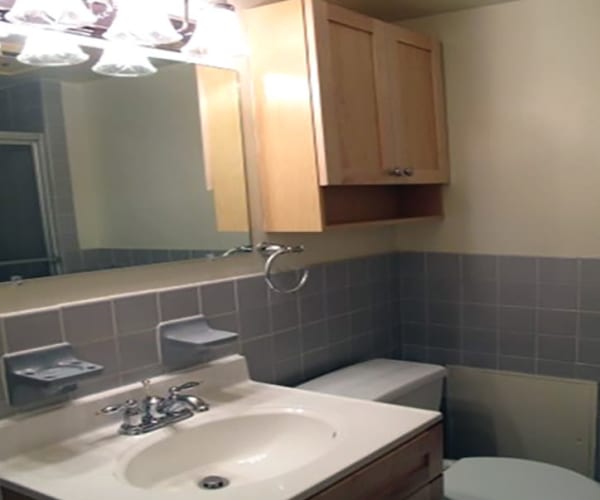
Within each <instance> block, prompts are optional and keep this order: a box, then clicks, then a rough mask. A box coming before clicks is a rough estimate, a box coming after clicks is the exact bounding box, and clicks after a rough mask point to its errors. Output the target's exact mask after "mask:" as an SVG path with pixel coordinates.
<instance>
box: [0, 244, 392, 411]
mask: <svg viewBox="0 0 600 500" xmlns="http://www.w3.org/2000/svg"><path fill="white" fill-rule="evenodd" d="M310 271H311V277H310V280H309V283H308V285H307V286H306V288H305V289H303V290H302V292H301V293H297V294H293V295H286V296H284V295H279V294H275V293H272V292H270V291H269V290H268V289H267V287H266V284H265V282H264V280H263V278H262V277H261V276H258V277H249V278H242V279H235V280H230V281H223V282H219V283H210V284H201V285H198V286H190V287H183V288H179V289H174V290H165V291H162V292H157V293H154V292H153V293H142V294H138V295H134V296H127V297H116V298H113V299H111V300H103V301H98V302H90V303H85V304H66V305H64V306H62V307H59V308H55V309H49V310H45V311H42V312H36V313H32V314H22V315H14V316H7V317H4V318H0V354H1V353H3V352H14V351H19V350H23V349H31V348H35V347H41V346H44V345H48V344H52V343H56V342H62V341H67V342H70V343H71V344H73V346H74V347H75V350H76V353H77V355H79V356H80V357H81V358H83V359H88V360H89V361H93V362H97V363H100V364H102V365H104V366H105V371H104V373H103V374H102V375H101V376H100V377H97V378H95V379H90V380H89V381H86V382H84V383H82V384H81V386H80V389H79V391H78V392H77V394H75V396H80V395H84V394H89V393H93V392H97V391H100V390H104V389H107V388H110V387H115V386H118V385H120V384H126V383H131V382H133V381H137V380H141V379H143V378H145V377H149V376H153V375H157V374H160V373H162V372H163V367H162V365H161V363H160V360H159V354H158V349H157V341H156V326H157V324H158V323H159V322H161V321H166V320H171V319H176V318H182V317H188V316H193V315H197V314H198V313H200V312H203V313H204V314H205V315H206V316H207V317H208V318H209V321H210V323H211V324H212V325H213V326H214V327H215V328H219V329H224V330H231V331H236V332H239V333H240V341H239V343H238V344H237V345H235V346H233V349H234V350H235V351H237V352H242V353H243V354H245V355H246V356H247V358H248V363H249V366H250V371H251V374H252V376H253V378H255V379H256V380H260V381H265V382H276V383H282V384H289V385H295V384H297V383H299V382H302V381H304V380H306V379H308V378H312V377H315V376H318V375H320V374H322V373H325V372H327V371H330V370H333V369H335V368H338V367H340V366H343V365H346V364H350V363H353V362H356V361H359V360H363V359H368V358H370V357H373V356H387V357H399V356H400V354H401V336H400V316H399V314H398V312H399V310H400V302H399V299H400V287H399V282H398V280H397V279H395V278H396V277H397V275H398V256H397V255H385V256H376V257H371V258H364V259H357V260H352V261H342V262H337V263H334V264H326V265H317V266H314V267H312V268H311V270H310ZM276 278H277V279H278V280H279V281H281V282H282V283H283V282H285V281H288V280H290V279H295V278H296V276H291V275H289V274H282V275H279V276H277V277H276ZM5 400H6V396H5V394H4V392H3V391H2V390H0V416H1V415H3V414H4V415H6V414H8V413H9V411H10V410H9V409H8V408H6V404H5V403H4V401H5Z"/></svg>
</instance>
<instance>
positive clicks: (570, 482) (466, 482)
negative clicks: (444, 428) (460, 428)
mask: <svg viewBox="0 0 600 500" xmlns="http://www.w3.org/2000/svg"><path fill="white" fill-rule="evenodd" d="M444 492H445V498H446V500H598V499H600V484H599V483H596V482H594V481H592V480H591V479H588V478H586V477H584V476H582V475H580V474H577V473H575V472H572V471H570V470H567V469H563V468H561V467H556V466H554V465H549V464H543V463H540V462H533V461H530V460H519V459H516V458H495V457H493V458H463V459H461V460H458V461H457V462H456V463H455V464H454V465H452V466H451V467H450V468H449V469H448V470H446V471H445V472H444Z"/></svg>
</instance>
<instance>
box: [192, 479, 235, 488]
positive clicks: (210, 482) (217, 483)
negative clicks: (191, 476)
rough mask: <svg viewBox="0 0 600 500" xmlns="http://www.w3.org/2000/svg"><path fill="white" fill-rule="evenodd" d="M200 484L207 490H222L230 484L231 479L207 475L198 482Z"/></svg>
mask: <svg viewBox="0 0 600 500" xmlns="http://www.w3.org/2000/svg"><path fill="white" fill-rule="evenodd" d="M198 486H200V488H203V489H205V490H220V489H221V488H225V487H226V486H229V479H227V478H224V477H221V476H207V477H205V478H204V479H201V480H200V481H199V482H198Z"/></svg>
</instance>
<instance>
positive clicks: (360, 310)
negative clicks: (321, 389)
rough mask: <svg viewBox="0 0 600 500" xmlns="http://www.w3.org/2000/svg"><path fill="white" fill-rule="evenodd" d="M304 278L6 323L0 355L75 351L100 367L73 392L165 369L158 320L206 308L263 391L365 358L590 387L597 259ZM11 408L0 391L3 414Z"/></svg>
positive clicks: (334, 267)
mask: <svg viewBox="0 0 600 500" xmlns="http://www.w3.org/2000/svg"><path fill="white" fill-rule="evenodd" d="M310 273H311V274H310V278H309V281H308V283H307V285H306V286H305V287H304V288H303V289H302V290H301V291H300V292H298V293H296V294H293V295H280V294H277V293H274V292H271V291H270V290H269V289H268V288H267V286H266V284H265V282H264V279H263V277H262V276H250V277H240V278H237V279H231V280H225V281H219V282H212V283H200V284H198V285H195V286H185V287H181V288H176V289H168V290H158V291H152V292H144V293H140V294H135V295H127V296H119V297H112V298H110V299H104V300H99V301H96V302H86V303H79V304H65V305H63V306H62V307H59V308H54V309H45V310H43V311H37V312H30V313H27V314H14V315H6V316H4V317H3V318H2V317H0V354H2V353H3V352H14V351H19V350H23V349H31V348H35V347H40V346H43V345H48V344H52V343H57V342H63V341H67V342H70V343H72V344H73V345H74V347H75V350H76V353H77V354H78V355H79V356H80V357H81V358H84V359H88V360H89V361H93V362H96V363H100V364H102V365H104V366H105V371H104V373H103V374H102V376H100V377H97V378H95V379H90V380H88V381H85V382H84V383H82V384H81V386H80V389H79V390H78V392H77V393H76V394H75V396H80V395H83V394H89V393H93V392H97V391H100V390H104V389H107V388H110V387H115V386H118V385H121V384H128V383H132V382H136V381H139V380H141V379H143V378H146V377H151V376H154V375H157V374H160V373H163V371H164V368H163V366H162V365H161V362H160V357H159V351H158V347H157V339H156V327H157V325H158V324H159V323H160V322H162V321H168V320H173V319H178V318H184V317H189V316H194V315H197V314H199V313H202V314H204V315H205V316H206V317H207V318H208V319H209V322H210V324H211V325H212V326H213V327H214V328H218V329H222V330H229V331H234V332H238V333H239V334H240V337H239V341H238V342H237V343H236V344H235V345H233V346H231V348H230V350H229V351H228V352H232V351H233V352H241V353H243V354H244V355H245V356H246V357H247V359H248V363H249V367H250V372H251V375H252V377H253V378H254V379H256V380H259V381H264V382H273V383H280V384H286V385H295V384H298V383H300V382H302V381H305V380H307V379H310V378H312V377H315V376H318V375H321V374H323V373H326V372H328V371H331V370H334V369H336V368H338V367H342V366H344V365H348V364H351V363H354V362H358V361H361V360H364V359H368V358H372V357H391V358H398V359H406V360H414V361H423V362H430V363H438V364H459V365H468V366H474V367H481V368H489V369H496V370H508V371H518V372H526V373H537V374H542V375H552V376H559V377H573V378H583V379H588V380H595V381H600V259H562V258H536V257H528V256H525V257H518V256H494V255H467V254H464V255H462V254H444V253H415V252H405V253H397V254H390V255H379V256H373V257H366V258H361V259H353V260H345V261H338V262H333V263H327V264H322V265H316V266H313V267H311V269H310ZM296 278H297V276H296V275H295V274H294V273H287V274H281V275H278V276H277V279H278V280H280V281H281V284H282V285H283V286H287V285H288V284H289V283H286V282H288V281H290V280H295V279H296ZM10 411H11V410H10V409H9V408H8V407H7V405H6V402H5V395H4V391H2V390H0V416H2V415H7V414H9V413H10ZM599 428H600V420H599ZM599 438H600V432H599ZM598 451H599V453H600V444H599V446H598ZM598 464H599V465H600V457H599V460H598ZM598 473H599V477H600V467H599V471H598Z"/></svg>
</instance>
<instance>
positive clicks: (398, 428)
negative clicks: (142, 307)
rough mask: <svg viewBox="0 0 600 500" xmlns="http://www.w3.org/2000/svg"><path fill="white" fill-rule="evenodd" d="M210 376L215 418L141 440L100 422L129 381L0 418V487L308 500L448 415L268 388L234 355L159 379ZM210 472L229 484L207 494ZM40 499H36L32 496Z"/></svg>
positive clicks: (207, 392)
mask: <svg viewBox="0 0 600 500" xmlns="http://www.w3.org/2000/svg"><path fill="white" fill-rule="evenodd" d="M189 380H205V381H206V382H205V384H204V385H202V387H201V392H199V394H198V395H200V396H202V397H203V398H204V399H206V401H209V402H210V403H211V409H210V411H208V412H205V413H200V414H198V415H195V416H194V417H192V418H190V419H188V420H185V421H183V422H179V423H177V424H174V425H171V426H168V427H165V428H163V429H160V430H157V431H155V432H150V433H148V434H144V435H141V436H135V437H130V436H122V435H119V434H118V433H117V431H118V428H119V424H120V422H119V418H115V419H113V420H112V421H107V420H105V419H98V418H96V417H93V415H94V414H95V413H96V412H97V411H98V410H99V409H100V408H103V407H105V406H107V405H111V404H115V403H117V402H119V401H126V400H128V399H139V398H141V397H144V394H143V392H142V391H141V390H140V388H139V386H138V385H137V384H136V385H132V386H128V387H123V388H118V389H114V390H111V391H107V392H105V393H102V394H98V395H93V396H89V397H86V398H82V399H79V400H76V401H73V402H72V403H70V404H68V405H64V406H61V407H59V408H56V409H53V410H50V411H47V412H42V413H34V414H31V415H28V416H25V417H23V418H16V419H3V420H2V421H0V486H4V485H8V486H10V487H11V488H12V487H14V488H15V489H17V490H19V491H20V490H23V491H24V492H32V494H31V496H32V497H34V498H60V499H61V500H81V499H82V498H84V499H85V500H107V499H115V500H121V499H127V500H190V499H198V500H201V499H204V500H289V499H291V498H293V499H294V500H307V499H309V498H312V497H313V496H314V495H315V494H317V493H318V492H319V491H322V490H323V489H325V488H327V487H329V486H331V485H332V484H334V483H335V482H336V481H339V480H340V479H342V478H344V477H346V476H348V474H350V473H351V472H353V471H355V470H358V468H360V467H362V466H364V465H366V464H368V463H369V462H371V461H372V460H374V459H375V458H377V457H379V456H382V455H383V454H384V453H386V452H387V451H389V450H390V449H392V448H393V447H397V446H400V445H402V443H404V442H406V441H408V440H409V439H411V438H412V437H413V436H416V435H417V434H418V433H420V432H422V431H424V430H425V429H427V428H429V427H430V426H431V425H433V424H434V423H435V422H437V421H439V420H440V415H439V413H436V412H429V411H424V410H418V409H415V408H406V407H402V406H395V405H387V404H379V403H371V402H368V401H360V400H355V399H347V398H337V397H333V396H328V395H325V394H317V393H314V392H308V391H302V390H297V389H290V388H287V387H278V386H274V385H269V384H260V383H257V382H253V381H252V380H250V379H249V375H248V367H247V365H246V361H245V359H244V358H243V357H241V356H231V357H228V358H223V359H221V360H217V361H214V362H211V363H209V364H207V365H203V366H201V367H198V368H196V369H192V370H189V371H185V372H180V373H179V372H178V373H173V374H167V375H163V376H161V377H158V378H156V379H154V381H153V390H154V391H155V393H156V394H165V393H166V392H167V391H168V388H169V387H171V386H173V385H180V384H182V383H184V382H187V381H189ZM207 476H222V477H224V478H226V479H228V480H229V481H230V484H229V485H228V486H227V487H224V488H222V489H219V490H217V491H208V490H203V489H200V487H199V486H198V483H199V481H201V480H202V479H204V478H206V477H207ZM34 492H35V493H34Z"/></svg>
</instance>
